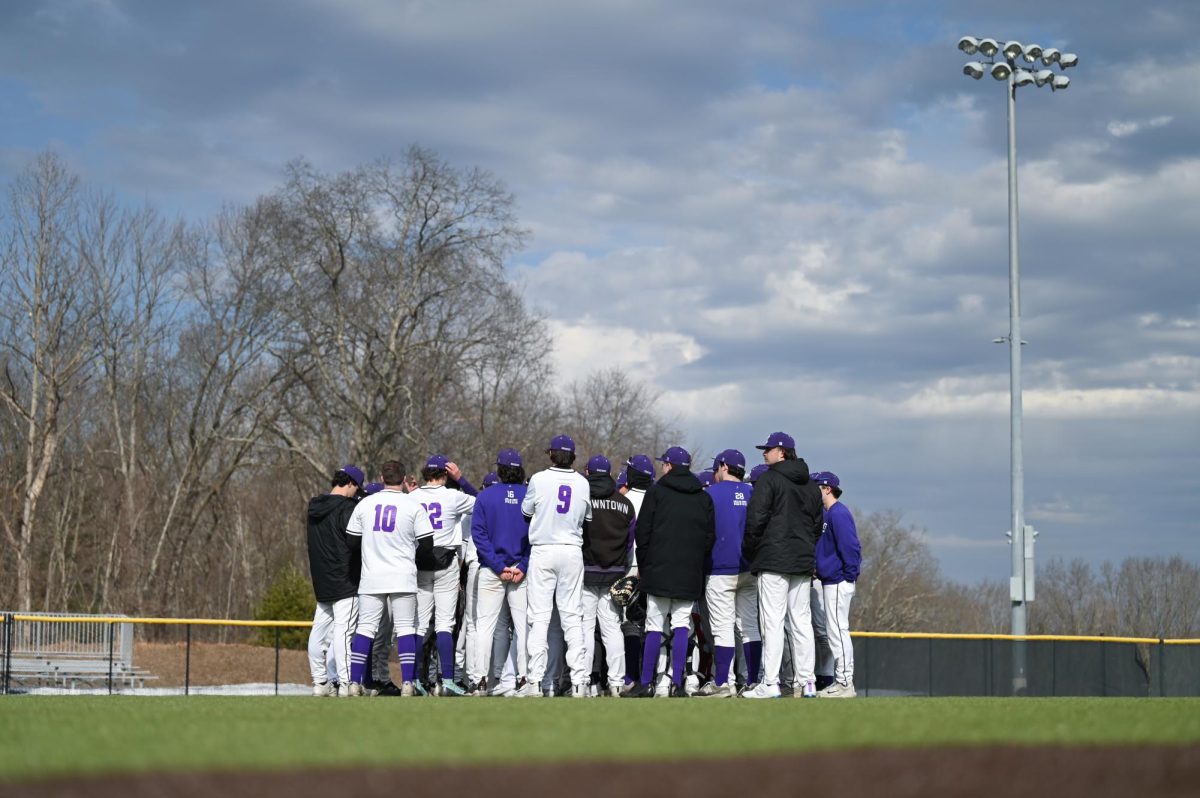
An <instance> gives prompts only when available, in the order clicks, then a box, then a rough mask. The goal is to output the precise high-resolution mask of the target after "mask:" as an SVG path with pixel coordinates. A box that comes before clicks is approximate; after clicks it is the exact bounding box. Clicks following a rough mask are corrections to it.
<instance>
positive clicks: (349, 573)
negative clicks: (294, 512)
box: [308, 493, 362, 601]
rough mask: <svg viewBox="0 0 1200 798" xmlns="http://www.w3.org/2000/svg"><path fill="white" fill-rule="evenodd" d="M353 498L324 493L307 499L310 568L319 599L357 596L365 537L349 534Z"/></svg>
mask: <svg viewBox="0 0 1200 798" xmlns="http://www.w3.org/2000/svg"><path fill="white" fill-rule="evenodd" d="M356 504H358V502H357V501H355V500H354V499H349V498H347V497H345V496H338V495H336V494H333V493H325V494H322V495H321V496H314V497H313V498H312V499H310V500H309V502H308V568H309V571H310V572H311V573H312V581H313V592H314V593H316V595H317V601H339V600H341V599H344V598H350V597H351V596H356V595H358V576H359V572H360V570H361V569H362V560H361V558H360V553H359V546H360V545H361V543H362V539H361V538H359V537H358V536H357V535H348V534H346V525H347V524H349V523H350V516H351V514H353V512H354V506H355V505H356Z"/></svg>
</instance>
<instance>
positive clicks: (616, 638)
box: [583, 585, 625, 687]
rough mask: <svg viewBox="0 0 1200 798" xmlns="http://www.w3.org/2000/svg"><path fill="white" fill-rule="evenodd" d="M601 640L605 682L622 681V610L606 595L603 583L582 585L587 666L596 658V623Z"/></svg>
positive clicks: (617, 685) (623, 646)
mask: <svg viewBox="0 0 1200 798" xmlns="http://www.w3.org/2000/svg"><path fill="white" fill-rule="evenodd" d="M597 621H599V622H600V638H601V639H602V640H603V641H604V659H605V660H606V661H607V662H608V685H609V686H610V687H620V686H622V685H623V684H624V683H625V636H624V635H623V634H622V633H621V610H620V609H619V608H618V607H617V605H616V604H614V603H613V600H612V599H611V598H609V595H608V588H607V587H604V586H602V585H584V586H583V650H584V654H583V661H584V662H585V663H587V667H588V668H589V669H590V668H591V667H592V663H593V661H594V660H595V648H596V622H597Z"/></svg>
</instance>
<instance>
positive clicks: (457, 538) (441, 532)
mask: <svg viewBox="0 0 1200 798" xmlns="http://www.w3.org/2000/svg"><path fill="white" fill-rule="evenodd" d="M409 495H411V496H416V497H417V500H418V501H420V503H421V506H422V507H424V508H425V512H426V513H427V514H428V516H429V525H430V527H432V528H433V545H434V546H438V547H442V548H455V547H457V546H459V545H461V544H462V533H461V532H460V531H459V529H458V522H459V521H460V520H461V519H462V517H463V516H465V515H468V514H470V512H471V511H472V510H473V509H474V508H475V499H474V497H472V496H468V495H467V494H465V493H463V492H462V491H461V490H454V489H453V488H447V487H446V486H445V485H426V486H424V487H422V488H420V489H419V490H416V491H414V492H413V493H411V494H409Z"/></svg>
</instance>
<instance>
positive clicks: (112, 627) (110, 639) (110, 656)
mask: <svg viewBox="0 0 1200 798" xmlns="http://www.w3.org/2000/svg"><path fill="white" fill-rule="evenodd" d="M116 628H117V625H116V623H114V622H113V621H109V622H108V694H109V695H112V671H113V633H114V632H115V631H116Z"/></svg>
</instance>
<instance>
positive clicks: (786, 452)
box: [779, 446, 800, 460]
mask: <svg viewBox="0 0 1200 798" xmlns="http://www.w3.org/2000/svg"><path fill="white" fill-rule="evenodd" d="M779 448H780V449H783V459H784V460H799V459H800V458H798V457H796V450H795V449H789V448H787V447H786V446H780V447H779Z"/></svg>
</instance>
